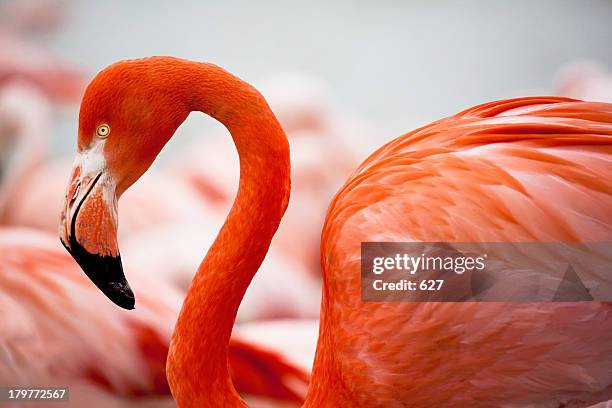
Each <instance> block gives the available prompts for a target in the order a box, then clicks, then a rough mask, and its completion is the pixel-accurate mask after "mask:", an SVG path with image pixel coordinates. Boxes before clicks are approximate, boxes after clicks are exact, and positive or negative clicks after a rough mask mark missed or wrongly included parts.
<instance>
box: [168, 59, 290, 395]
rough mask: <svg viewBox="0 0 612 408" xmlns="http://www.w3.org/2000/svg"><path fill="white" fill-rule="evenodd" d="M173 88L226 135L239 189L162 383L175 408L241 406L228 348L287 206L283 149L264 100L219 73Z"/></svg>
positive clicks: (180, 81) (192, 68) (205, 68)
mask: <svg viewBox="0 0 612 408" xmlns="http://www.w3.org/2000/svg"><path fill="white" fill-rule="evenodd" d="M175 82H176V84H175V85H177V86H179V87H182V89H183V90H182V98H184V100H185V101H187V103H188V106H189V108H190V109H191V110H198V111H202V112H204V113H207V114H209V115H210V116H212V117H214V118H215V119H218V120H219V121H220V122H222V123H223V124H224V125H225V126H226V127H227V129H228V130H229V131H230V133H231V134H232V138H233V139H234V143H235V145H236V148H237V150H238V155H239V157H240V183H239V187H238V194H237V196H236V199H235V201H234V205H233V207H232V209H231V211H230V213H229V215H228V217H227V219H226V221H225V224H224V225H223V227H222V228H221V231H220V232H219V235H218V236H217V239H216V240H215V242H214V243H213V245H212V247H211V248H210V250H209V251H208V253H207V255H206V257H205V258H204V260H203V261H202V264H201V265H200V267H199V268H198V271H197V273H196V275H195V277H194V279H193V282H192V284H191V287H190V289H189V291H188V293H187V296H186V298H185V302H184V304H183V308H182V310H181V313H180V315H179V318H178V321H177V324H176V328H175V331H174V334H173V337H172V343H171V347H170V352H169V356H168V368H167V371H168V379H169V382H170V385H171V388H172V392H173V394H174V396H175V398H176V399H177V402H178V404H179V406H181V407H192V406H193V407H196V406H211V403H213V404H214V403H215V402H218V405H219V406H224V407H229V406H242V405H243V403H242V401H241V400H240V398H239V396H238V394H237V393H236V391H235V390H234V387H233V385H232V383H231V378H230V375H229V372H228V364H227V353H228V343H229V339H230V335H231V332H232V327H233V324H234V320H235V318H236V313H237V310H238V306H239V305H240V302H241V301H242V298H243V296H244V293H245V291H246V289H247V287H248V285H249V283H250V282H251V279H252V277H253V275H254V274H255V272H256V271H257V269H258V268H259V266H260V264H261V262H262V261H263V259H264V256H265V254H266V252H267V251H268V247H269V245H270V241H271V239H272V237H273V235H274V233H275V232H276V229H277V227H278V224H279V222H280V220H281V217H282V215H283V213H284V211H285V208H286V206H287V203H288V200H289V190H290V165H289V146H288V143H287V139H286V137H285V134H284V132H283V130H282V128H281V126H280V125H279V123H278V121H277V120H276V118H275V117H274V115H273V113H272V111H271V110H270V108H269V107H268V105H267V103H266V101H265V100H264V98H263V97H262V96H261V95H260V94H259V93H258V92H257V91H256V90H255V89H254V88H252V87H251V86H250V85H248V84H246V83H245V82H243V81H241V80H240V79H238V78H236V77H234V76H232V75H231V74H229V73H228V72H226V71H224V70H222V69H221V68H219V67H216V66H214V65H209V64H198V63H192V64H191V65H189V66H188V67H185V68H184V70H183V71H181V77H180V78H177V80H176V81H175ZM210 171H211V172H212V171H215V169H212V168H211V169H210Z"/></svg>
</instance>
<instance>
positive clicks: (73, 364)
mask: <svg viewBox="0 0 612 408" xmlns="http://www.w3.org/2000/svg"><path fill="white" fill-rule="evenodd" d="M129 274H130V276H131V277H132V278H133V279H135V280H137V281H138V283H139V289H140V290H142V292H139V296H140V299H141V300H142V302H141V303H140V306H139V308H138V310H137V311H135V312H134V313H122V311H121V309H118V308H115V307H109V306H111V305H110V304H109V303H108V302H106V301H105V300H104V299H103V298H102V299H101V298H99V297H97V296H95V294H96V293H95V288H94V287H92V286H91V285H90V283H89V280H88V279H87V278H86V277H85V276H84V275H83V274H82V273H80V272H79V271H78V268H77V267H76V265H75V264H74V262H73V261H72V259H71V258H70V256H68V254H66V252H65V251H64V250H63V248H62V247H61V246H60V244H59V242H58V241H57V239H56V238H54V236H53V235H51V234H49V233H45V232H44V231H40V230H36V229H32V228H24V227H0V280H1V281H2V287H1V288H0V305H1V306H0V316H1V319H0V320H1V322H2V323H1V324H0V326H1V328H2V330H0V362H1V364H0V383H2V384H3V386H20V387H26V386H40V385H45V386H49V387H50V386H52V385H57V386H62V387H65V386H69V387H70V393H71V395H70V399H71V400H74V401H73V403H74V404H76V405H74V406H81V405H79V403H78V402H77V401H81V402H82V401H83V400H89V401H92V398H94V397H93V396H95V398H96V399H97V398H100V399H108V400H112V401H114V400H118V401H124V402H126V403H127V402H132V403H136V402H140V403H142V402H143V401H152V400H160V401H165V400H168V401H170V402H171V397H170V390H169V388H168V384H167V381H166V376H165V361H166V355H167V351H168V345H169V341H170V334H171V330H172V327H173V325H174V321H175V319H176V316H177V315H178V310H179V306H180V298H181V294H180V293H179V292H177V291H175V290H174V289H173V288H172V287H169V286H167V285H165V283H164V282H163V281H161V280H157V279H155V278H154V277H151V276H150V275H146V274H144V273H142V272H139V271H138V270H137V269H135V268H129ZM92 295H93V296H92ZM230 348H231V351H230V358H229V360H230V366H231V370H232V376H233V377H234V381H235V382H236V384H238V387H239V389H240V390H241V392H243V393H244V394H245V395H247V396H248V397H249V398H254V397H257V398H259V399H262V398H264V399H265V400H266V401H268V402H269V405H270V406H277V405H273V404H272V402H274V403H275V404H278V403H280V402H283V403H290V404H295V403H297V402H300V401H302V400H303V397H304V389H305V387H306V383H307V381H308V375H307V374H306V371H305V370H303V369H302V368H301V367H299V366H296V365H295V364H293V363H290V362H288V361H287V360H286V358H285V357H283V356H282V355H280V354H278V353H276V352H275V351H273V350H272V349H270V347H269V346H266V342H265V341H258V342H257V344H254V343H252V342H250V341H249V335H248V333H246V334H245V335H242V336H238V335H234V336H233V338H232V345H231V346H230Z"/></svg>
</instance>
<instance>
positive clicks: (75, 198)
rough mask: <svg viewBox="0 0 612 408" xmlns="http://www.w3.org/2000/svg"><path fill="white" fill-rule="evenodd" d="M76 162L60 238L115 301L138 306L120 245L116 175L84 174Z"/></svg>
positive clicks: (125, 305)
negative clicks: (118, 240) (123, 264)
mask: <svg viewBox="0 0 612 408" xmlns="http://www.w3.org/2000/svg"><path fill="white" fill-rule="evenodd" d="M82 167H84V166H81V165H79V164H77V166H75V168H74V170H73V172H72V178H71V182H70V184H69V187H68V192H67V194H66V205H65V206H64V210H63V212H62V215H61V220H60V228H59V234H60V240H61V242H62V244H63V245H64V248H66V250H67V251H68V252H69V253H70V255H72V257H73V258H74V260H75V261H76V262H77V263H78V264H79V266H80V267H81V269H82V270H83V271H84V272H85V274H86V275H87V276H88V277H89V279H91V281H92V282H93V283H94V284H95V285H96V286H97V287H98V289H100V290H101V291H102V292H103V293H104V294H105V295H106V296H107V297H108V298H109V299H110V300H111V301H113V302H114V303H115V304H116V305H118V306H120V307H122V308H124V309H128V310H129V309H134V303H135V300H134V293H133V292H132V289H131V288H130V285H129V284H128V282H127V280H126V279H125V275H124V273H123V266H122V263H121V256H120V255H119V248H118V245H117V221H116V220H117V199H116V197H115V187H114V186H115V183H114V182H113V180H112V177H111V176H110V175H109V174H108V173H107V172H106V170H105V169H104V168H102V169H92V171H87V172H85V173H84V174H82Z"/></svg>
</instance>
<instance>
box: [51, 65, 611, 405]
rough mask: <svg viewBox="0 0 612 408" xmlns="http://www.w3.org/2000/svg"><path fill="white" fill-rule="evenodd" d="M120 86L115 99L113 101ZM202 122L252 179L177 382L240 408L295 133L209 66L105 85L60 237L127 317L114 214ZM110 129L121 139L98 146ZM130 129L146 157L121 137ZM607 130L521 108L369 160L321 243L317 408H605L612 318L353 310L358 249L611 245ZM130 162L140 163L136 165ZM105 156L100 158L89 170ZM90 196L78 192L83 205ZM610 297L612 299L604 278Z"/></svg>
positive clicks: (191, 393) (534, 310)
mask: <svg viewBox="0 0 612 408" xmlns="http://www.w3.org/2000/svg"><path fill="white" fill-rule="evenodd" d="M160 73H163V75H162V74H160ZM124 81H126V82H124ZM109 84H112V88H113V93H112V97H105V96H106V95H108V92H109V91H108V87H109ZM128 84H129V85H128ZM128 89H129V93H128ZM150 92H155V94H156V96H157V98H155V99H154V100H149V102H148V104H147V108H148V109H151V110H152V111H153V112H155V115H152V116H151V117H152V118H155V123H154V125H153V126H152V124H151V123H150V122H149V119H147V118H145V119H142V118H141V119H139V120H138V122H137V123H136V124H135V123H134V118H133V117H131V116H126V115H125V112H126V110H125V109H123V108H122V109H118V108H117V106H125V104H127V105H128V106H129V104H130V103H133V100H132V99H131V98H134V97H135V98H136V99H135V100H139V101H141V99H139V98H138V97H137V96H138V95H140V94H143V93H144V94H149V93H150ZM166 98H169V99H168V100H165V99H166ZM100 100H103V101H104V105H103V106H100V104H99V101H100ZM172 100H174V101H183V100H186V101H191V104H190V105H188V106H187V107H184V108H183V107H181V106H183V105H181V104H180V103H179V104H177V103H169V102H170V101H172ZM245 101H248V103H245ZM140 103H141V102H140ZM93 106H96V107H97V109H95V110H93V109H92V107H93ZM181 109H185V110H181ZM191 109H195V110H202V111H204V112H207V113H209V114H211V115H212V116H213V117H214V118H216V119H218V120H220V121H221V122H222V123H224V125H225V126H226V127H227V128H228V129H229V130H230V132H231V133H232V137H233V138H234V141H235V144H236V147H237V149H238V152H239V157H240V166H241V170H242V171H241V173H240V187H239V189H238V194H237V197H236V202H235V205H234V206H233V207H232V210H231V212H230V214H229V216H228V218H227V220H226V222H225V224H224V226H223V228H222V229H221V231H220V233H219V235H218V237H217V239H216V240H215V242H214V243H213V244H212V247H211V249H210V250H209V252H208V254H207V256H206V257H205V259H204V261H203V262H202V264H201V265H200V267H199V268H198V271H197V273H196V276H195V278H194V280H193V282H192V285H191V287H190V289H189V292H188V294H187V297H186V299H185V302H184V304H183V308H182V310H181V314H180V315H179V319H178V322H177V325H176V329H175V332H174V334H173V339H172V345H171V347H170V353H169V359H168V368H167V371H168V378H169V382H170V385H171V388H172V390H173V395H174V397H175V398H176V400H177V402H178V404H179V406H182V407H189V406H201V405H207V404H208V405H215V406H244V404H243V402H242V401H241V400H240V398H239V396H238V394H237V393H236V391H235V390H234V388H233V386H232V384H231V381H230V379H229V373H228V371H227V345H228V341H229V339H230V333H231V331H232V326H233V323H234V319H235V316H236V312H237V309H238V306H239V304H240V302H241V300H242V297H243V296H244V292H245V291H246V289H247V287H248V285H249V284H250V281H251V279H252V277H253V275H254V274H255V272H256V271H257V269H258V268H259V266H260V264H261V262H262V260H263V258H264V255H265V253H266V252H267V250H268V247H269V245H270V241H271V239H272V236H273V235H274V233H275V232H276V229H277V227H278V224H279V222H280V219H281V217H282V215H283V213H284V210H285V208H286V206H287V203H288V196H289V172H290V171H289V149H288V144H287V141H286V138H285V135H284V132H283V131H282V129H281V127H280V125H279V124H278V122H277V121H276V118H275V117H274V115H273V114H272V112H271V111H270V110H269V108H268V106H267V104H266V102H265V100H264V99H263V97H262V96H261V95H260V94H259V93H258V92H257V91H255V90H254V89H253V88H252V87H250V86H249V85H248V84H246V83H245V82H243V81H241V80H239V79H238V78H236V77H233V76H232V75H231V74H229V73H227V72H226V71H224V70H222V69H220V68H218V67H216V66H214V65H210V64H204V63H194V62H190V61H185V60H179V59H175V58H170V57H152V58H148V59H143V60H133V61H124V62H120V63H117V64H115V65H112V66H111V67H109V68H107V69H105V70H104V71H102V72H101V73H100V74H98V76H97V77H96V78H95V79H94V80H93V81H92V83H91V84H90V86H89V87H88V91H87V92H86V95H85V97H84V100H83V103H82V111H81V112H82V114H81V117H80V122H79V161H78V162H77V163H78V166H79V167H77V169H76V171H75V173H73V174H75V177H74V178H73V179H72V181H71V185H70V187H69V191H75V193H74V195H72V194H69V199H68V201H67V203H66V210H65V212H64V213H63V216H62V232H61V234H60V235H61V238H62V241H63V242H64V245H65V246H66V247H67V249H68V250H69V251H70V252H71V253H72V254H73V256H74V257H75V258H76V260H77V261H78V262H79V263H80V265H81V267H82V268H83V269H84V271H85V272H86V273H87V274H88V276H89V277H90V278H91V279H92V280H93V281H94V282H95V283H96V285H98V286H99V287H100V288H101V289H102V290H103V291H104V293H105V294H106V295H107V296H108V297H109V298H110V299H111V300H113V301H114V302H115V303H117V304H118V305H120V306H123V307H125V308H131V307H132V306H133V302H134V298H133V295H132V292H131V290H130V287H129V285H128V284H127V282H126V281H125V278H124V276H123V275H122V273H121V272H120V269H118V266H119V265H120V262H121V260H120V258H119V252H118V247H117V242H116V238H115V237H114V234H115V232H114V230H115V229H116V225H115V222H116V221H114V220H116V213H115V211H116V210H115V208H114V206H112V205H109V203H108V202H107V201H105V200H108V198H106V197H109V195H110V197H111V199H112V194H117V195H120V194H121V192H122V191H123V190H124V189H125V188H127V187H129V185H130V183H132V182H133V181H134V174H136V175H139V174H141V173H142V172H144V171H146V168H147V167H148V166H150V164H151V163H152V162H153V160H154V158H155V156H156V155H157V153H158V151H159V149H161V147H162V146H163V145H164V144H165V143H166V142H167V140H168V139H169V138H170V137H171V136H172V134H173V133H174V131H175V129H176V128H177V127H178V125H179V124H180V123H181V122H182V121H183V120H184V119H185V118H186V117H187V115H188V113H189V111H190V110H191ZM128 111H129V110H128ZM107 121H108V122H111V125H110V126H111V128H113V129H115V130H114V132H115V133H113V134H112V135H109V134H108V133H106V132H104V133H103V134H100V132H99V130H98V129H100V126H107ZM128 122H129V123H130V126H135V125H136V126H137V127H138V129H139V134H140V135H141V137H142V138H143V139H137V140H135V139H134V138H129V137H128V136H127V134H126V133H125V130H124V129H125V127H126V126H127V123H128ZM610 123H612V106H611V105H608V104H603V103H599V104H598V103H586V102H579V101H573V100H571V99H563V98H554V97H533V98H519V99H514V100H507V101H499V102H492V103H488V104H484V105H480V106H477V107H475V108H472V109H468V110H466V111H464V112H461V113H459V114H457V115H455V116H452V117H450V118H447V119H443V120H441V121H438V122H434V123H433V124H431V125H428V126H425V127H423V128H420V129H417V130H416V131H414V132H411V133H408V134H406V135H404V136H401V137H399V138H397V139H395V140H393V141H392V142H390V143H388V144H387V145H385V146H383V147H382V148H381V149H379V150H378V151H376V152H375V153H374V154H373V155H371V156H370V157H369V158H368V159H367V160H366V161H365V162H364V163H363V164H362V165H361V166H360V167H359V168H358V169H357V170H356V172H355V173H354V174H353V176H351V178H349V180H348V181H347V182H346V184H345V185H344V187H343V188H342V189H341V190H340V191H339V193H338V194H337V195H336V197H335V198H334V200H333V201H332V203H331V205H330V209H329V211H328V215H327V218H326V222H325V226H324V229H323V239H322V243H321V250H322V251H321V260H322V266H323V284H324V286H323V299H322V310H321V323H320V332H319V341H318V346H317V354H316V356H315V362H314V367H313V373H312V382H311V385H310V388H309V394H308V398H307V402H306V406H331V405H333V406H372V405H377V406H395V405H398V406H399V405H406V404H411V405H413V406H431V405H436V406H462V405H465V404H470V405H471V406H483V407H484V406H491V405H500V404H503V405H525V404H534V405H538V406H551V407H556V406H560V405H573V406H587V405H589V404H592V403H596V402H600V401H605V400H607V399H610V398H611V397H612V371H611V370H610V367H611V366H612V360H610V358H611V356H612V343H611V342H610V341H609V340H608V337H607V333H608V332H609V331H610V330H611V329H612V308H611V305H610V304H609V303H605V302H587V303H521V304H518V303H517V304H512V303H475V302H467V303H455V304H448V303H428V302H424V303H401V302H400V303H385V302H383V303H376V302H374V303H369V302H362V301H361V297H360V292H361V287H360V276H361V274H360V245H361V242H364V241H410V240H416V241H426V242H427V241H442V242H453V241H459V242H469V241H473V242H481V241H483V242H491V241H493V242H495V241H508V242H521V241H534V240H535V241H543V242H549V241H551V240H552V241H578V242H581V241H603V242H607V241H609V240H610V238H611V233H612V228H611V225H612V219H611V218H610V214H611V212H610V211H609V210H610V208H611V206H612V201H611V197H612V191H611V190H610V188H609V187H608V185H607V184H605V183H604V182H602V180H606V179H608V178H609V176H610V170H611V168H610V166H609V161H610V160H609V155H610V154H612V148H611V146H610V143H611V142H612V127H611V126H610ZM147 129H155V132H151V131H150V130H147ZM160 129H165V132H160V131H159V130H160ZM140 140H146V141H147V142H148V143H143V142H142V141H140ZM125 144H129V148H127V151H135V150H137V151H139V154H140V156H139V157H141V159H140V161H139V160H133V161H129V157H130V156H126V155H125V153H124V152H125V151H126V150H125V149H126V147H125ZM100 146H103V147H104V149H103V152H104V153H101V154H100V155H99V157H96V159H95V161H94V162H90V161H89V158H90V157H91V154H93V153H90V152H94V151H97V150H93V149H100ZM119 146H121V148H122V149H123V150H121V149H119V148H118V147H119ZM96 166H97V167H96ZM81 168H83V169H87V170H86V171H85V170H84V173H83V174H81V173H80V170H79V169H81ZM81 184H82V185H83V186H84V188H85V190H84V191H81V190H75V187H76V186H78V185H81ZM406 214H410V217H406ZM558 256H559V257H563V256H564V255H563V254H561V253H559V254H558ZM543 273H546V272H543ZM600 279H604V280H605V281H606V284H608V282H607V281H608V280H609V277H608V276H605V277H600ZM543 350H545V352H544V351H543ZM204 361H205V363H203V362H204ZM508 373H512V375H508ZM577 373H580V374H579V375H578V374H577ZM373 384H375V385H376V386H375V387H373V386H372V385H373Z"/></svg>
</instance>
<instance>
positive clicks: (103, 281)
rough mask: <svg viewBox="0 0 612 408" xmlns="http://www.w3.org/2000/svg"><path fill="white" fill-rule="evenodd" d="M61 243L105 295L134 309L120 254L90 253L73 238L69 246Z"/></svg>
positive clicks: (129, 308)
mask: <svg viewBox="0 0 612 408" xmlns="http://www.w3.org/2000/svg"><path fill="white" fill-rule="evenodd" d="M62 244H64V247H66V249H67V250H68V252H69V253H70V254H71V255H72V257H73V258H74V259H75V261H77V263H78V264H79V266H80V267H81V269H83V272H85V274H86V275H87V276H88V277H89V279H91V281H92V282H93V283H94V284H95V285H96V286H97V287H98V289H100V290H101V291H102V293H104V294H105V295H106V297H108V298H109V299H110V300H111V301H112V302H113V303H114V304H116V305H117V306H119V307H122V308H124V309H127V310H132V309H134V305H135V303H136V300H135V298H134V292H132V289H131V288H130V285H129V283H128V282H127V280H126V279H125V275H124V273H123V265H122V263H121V256H119V255H117V256H106V255H99V254H92V253H90V252H88V251H87V250H86V249H85V248H83V247H82V246H81V245H80V244H79V243H78V242H77V241H76V240H75V239H73V238H71V239H70V246H68V245H66V244H65V243H64V242H63V241H62Z"/></svg>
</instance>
